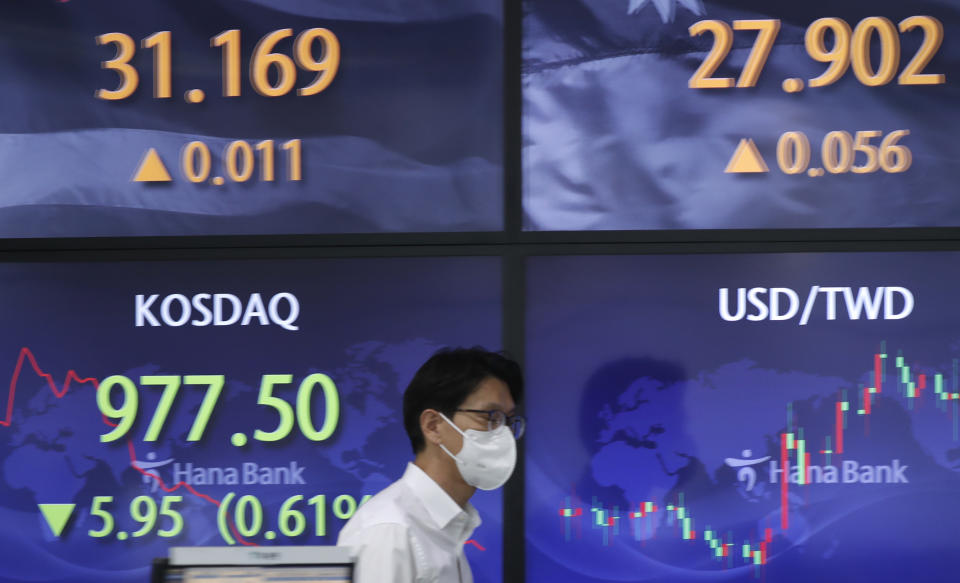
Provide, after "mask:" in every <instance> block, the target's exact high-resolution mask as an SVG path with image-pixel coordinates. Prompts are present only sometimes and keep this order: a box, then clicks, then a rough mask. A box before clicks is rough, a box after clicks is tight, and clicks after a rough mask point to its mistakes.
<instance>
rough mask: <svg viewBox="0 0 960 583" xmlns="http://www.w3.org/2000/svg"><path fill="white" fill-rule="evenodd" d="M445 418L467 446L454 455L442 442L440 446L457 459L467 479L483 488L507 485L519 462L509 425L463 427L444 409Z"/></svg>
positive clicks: (467, 481) (474, 485) (465, 479)
mask: <svg viewBox="0 0 960 583" xmlns="http://www.w3.org/2000/svg"><path fill="white" fill-rule="evenodd" d="M440 416H441V417H443V420H444V421H446V422H447V423H449V424H450V426H451V427H453V428H454V429H456V430H457V431H458V432H459V433H460V435H462V436H463V448H462V449H461V450H460V453H458V454H457V455H453V454H452V453H450V450H449V449H447V448H446V446H444V445H443V444H442V443H441V444H440V448H441V449H443V451H445V452H447V455H448V456H450V457H452V458H453V460H454V461H455V462H457V469H459V470H460V475H461V476H463V479H464V481H465V482H466V483H468V484H470V485H471V486H473V487H474V488H479V489H481V490H496V489H497V488H499V487H500V486H502V485H504V484H505V483H506V482H507V480H508V479H509V478H510V474H512V473H513V467H514V466H515V465H516V463H517V440H516V439H514V438H513V432H511V431H510V428H509V427H507V426H506V425H503V426H501V427H498V428H496V429H494V430H492V431H477V430H476V429H467V430H466V432H464V431H461V430H460V428H459V427H457V426H456V425H454V424H453V422H452V421H450V420H449V419H447V417H446V415H444V414H443V413H440Z"/></svg>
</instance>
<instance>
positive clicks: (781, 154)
mask: <svg viewBox="0 0 960 583" xmlns="http://www.w3.org/2000/svg"><path fill="white" fill-rule="evenodd" d="M882 135H883V132H880V131H877V130H872V131H861V132H857V134H856V137H853V136H851V135H850V133H849V132H845V131H835V132H830V133H828V134H827V135H826V137H824V138H823V144H822V146H821V161H822V162H823V167H824V169H825V170H826V171H827V172H829V173H830V174H846V173H847V172H853V173H854V174H870V173H873V172H877V171H878V170H881V169H882V170H883V171H884V172H887V173H890V174H898V173H901V172H906V171H907V170H909V169H910V165H911V164H912V163H913V154H912V153H911V152H910V149H909V148H907V147H906V146H903V145H901V144H900V143H899V142H900V140H901V139H902V138H904V137H905V136H908V135H910V130H897V131H894V132H890V133H889V134H887V136H886V137H885V138H883V140H882V141H881V142H880V145H879V147H878V146H875V145H873V144H871V143H870V140H873V139H877V138H880V136H882ZM857 154H863V156H864V158H863V164H859V165H858V164H856V163H855V162H856V158H857ZM777 163H778V164H779V165H780V169H781V170H782V171H783V172H784V174H802V173H804V172H806V171H807V169H808V168H809V166H810V140H809V138H807V136H806V134H804V133H802V132H787V133H785V134H783V135H782V136H780V140H779V142H777Z"/></svg>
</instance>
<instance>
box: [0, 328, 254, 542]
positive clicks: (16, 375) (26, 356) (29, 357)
mask: <svg viewBox="0 0 960 583" xmlns="http://www.w3.org/2000/svg"><path fill="white" fill-rule="evenodd" d="M24 362H29V363H30V368H32V369H33V372H34V373H36V375H37V376H38V377H40V378H42V379H44V380H45V381H46V382H47V386H48V387H49V388H50V392H52V393H53V396H54V397H56V398H58V399H62V398H63V397H64V395H66V394H67V391H69V390H70V384H71V383H72V382H73V383H78V384H87V383H89V384H92V385H93V386H94V388H95V389H97V390H99V389H100V382H99V381H98V380H97V379H95V378H92V377H87V378H83V377H81V376H80V375H79V374H77V371H75V370H73V369H70V370H69V371H67V375H66V377H65V378H64V381H63V387H62V388H59V389H58V388H57V384H56V382H54V380H53V375H50V374H47V373H45V372H43V369H41V368H40V365H39V364H37V359H36V357H35V356H34V355H33V352H32V351H31V350H30V349H29V348H27V347H26V346H24V347H23V348H21V349H20V354H19V356H18V357H17V366H16V367H14V369H13V376H12V377H11V378H10V394H9V395H8V396H7V410H6V416H5V417H4V419H3V420H0V425H3V426H5V427H10V424H11V423H12V421H13V403H14V401H15V400H16V397H17V385H18V383H19V382H20V375H21V374H22V373H23V364H24ZM103 422H104V423H106V424H107V425H110V426H112V427H116V424H114V423H111V422H110V421H109V420H107V418H106V417H104V418H103ZM127 452H128V454H129V456H130V467H132V468H133V469H135V470H137V471H138V472H140V473H141V474H143V475H144V476H148V477H150V478H152V479H153V480H154V481H155V482H157V484H158V485H159V486H160V489H161V490H163V491H164V492H167V493H170V492H176V491H177V490H179V489H180V488H185V489H186V490H187V491H188V492H190V493H191V494H193V495H194V496H196V497H198V498H200V499H202V500H206V501H207V502H210V503H211V504H214V505H215V506H217V507H219V506H220V501H219V500H217V499H215V498H211V497H210V496H207V495H206V494H202V493H200V492H197V491H196V490H195V489H194V488H193V486H191V485H190V484H187V483H186V482H177V483H176V484H174V485H173V486H167V484H166V483H165V482H164V481H163V479H162V478H161V477H160V476H158V475H157V474H154V473H151V472H148V471H146V470H144V469H143V468H141V467H139V466H138V465H137V452H136V450H134V448H133V441H132V440H130V439H128V440H127ZM230 530H232V531H233V535H234V536H235V537H236V538H237V540H238V541H239V542H240V544H242V545H246V546H257V545H256V543H251V542H248V541H245V540H244V539H243V538H242V537H241V536H240V534H239V533H238V532H237V529H236V526H235V525H234V524H233V521H230Z"/></svg>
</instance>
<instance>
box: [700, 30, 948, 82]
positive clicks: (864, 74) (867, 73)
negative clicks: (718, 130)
mask: <svg viewBox="0 0 960 583" xmlns="http://www.w3.org/2000/svg"><path fill="white" fill-rule="evenodd" d="M898 28H899V32H900V33H906V32H909V31H911V30H914V29H916V28H919V29H921V30H922V31H923V34H924V36H923V42H922V43H921V45H920V48H919V50H918V51H917V53H916V54H915V55H914V57H913V59H911V61H910V62H909V63H908V64H907V66H906V67H904V69H903V71H902V72H901V73H900V76H899V77H898V78H897V83H898V84H899V85H941V84H943V83H945V82H946V76H945V75H943V74H936V73H924V72H923V71H924V69H926V67H927V65H929V64H930V61H931V60H932V59H933V57H934V56H935V55H936V53H937V51H938V50H939V49H940V46H941V44H943V24H942V23H941V22H940V21H939V20H937V19H936V18H934V17H932V16H911V17H909V18H906V19H904V20H903V21H901V22H900V24H899V27H898V26H897V25H894V24H893V23H892V22H891V21H890V20H888V19H886V18H883V17H880V16H871V17H869V18H865V19H863V20H861V21H860V22H859V23H858V24H857V26H856V27H855V28H853V29H851V28H850V25H849V24H847V22H846V21H844V20H842V19H840V18H821V19H819V20H816V21H814V22H813V23H812V24H811V25H810V26H809V27H808V28H807V31H806V34H805V38H804V44H805V46H806V50H807V54H808V55H809V56H810V58H811V59H813V60H815V61H818V62H821V63H830V66H829V67H828V68H827V70H826V71H825V72H824V73H823V74H822V75H820V76H819V77H817V78H815V79H810V82H809V84H810V87H826V86H827V85H832V84H833V83H836V82H837V81H838V80H839V79H840V78H841V77H843V75H844V74H845V73H846V72H847V70H848V69H849V68H851V66H852V68H853V72H854V74H855V75H856V77H857V79H858V80H859V81H860V82H861V83H862V84H864V85H866V86H868V87H877V86H880V85H886V84H887V83H890V82H891V81H892V80H893V79H894V77H896V76H897V70H898V68H899V67H900V36H899V34H898V32H897V31H898ZM735 30H736V31H744V30H746V31H749V30H756V31H757V32H758V34H757V40H756V42H755V43H754V45H753V49H752V50H751V51H750V55H749V56H748V57H747V60H746V63H745V65H744V67H743V71H742V73H741V74H740V78H739V79H737V80H736V81H735V80H734V79H733V78H732V77H713V76H712V75H713V74H714V73H715V72H716V71H717V69H719V68H720V65H721V64H722V63H723V61H724V60H726V58H727V56H728V55H729V54H730V50H731V49H732V48H733V34H734V32H733V31H735ZM707 32H709V33H711V34H712V35H713V47H712V48H711V50H710V52H709V53H708V54H707V56H706V58H705V59H704V61H703V63H701V65H700V67H699V68H698V69H697V70H696V72H694V74H693V76H692V77H691V78H690V82H689V86H690V88H691V89H728V88H731V87H734V86H736V87H740V88H745V87H755V86H756V84H757V80H758V79H759V78H760V74H761V72H762V71H763V67H764V65H765V64H766V63H767V59H768V57H769V56H770V52H771V51H772V50H773V45H774V42H775V41H776V39H777V35H778V34H779V32H780V21H779V20H735V21H733V26H732V27H731V26H730V25H729V24H727V23H726V22H723V21H721V20H702V21H700V22H697V23H694V24H693V25H692V26H691V27H690V36H700V35H702V34H704V33H707ZM827 33H830V37H832V44H831V46H830V47H829V48H828V47H827V38H828V37H827ZM874 35H876V36H877V37H878V38H879V41H880V44H879V48H880V53H879V54H880V61H879V64H878V66H877V68H876V69H874V66H873V63H871V61H870V49H871V44H872V41H873V37H874Z"/></svg>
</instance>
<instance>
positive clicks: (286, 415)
mask: <svg viewBox="0 0 960 583" xmlns="http://www.w3.org/2000/svg"><path fill="white" fill-rule="evenodd" d="M292 382H293V375H289V374H267V375H263V380H262V381H261V382H260V397H259V398H258V399H257V404H258V405H266V406H268V407H273V408H274V409H276V410H277V413H278V414H279V415H280V423H279V425H277V428H276V429H275V430H273V431H270V432H267V431H261V430H259V429H257V430H255V431H254V432H253V438H254V439H256V440H257V441H279V440H281V439H283V438H284V437H286V436H288V435H290V430H292V429H293V418H294V415H293V407H291V406H290V403H287V402H286V401H284V400H283V399H281V398H280V397H274V396H273V386H274V385H285V384H290V383H292Z"/></svg>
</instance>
